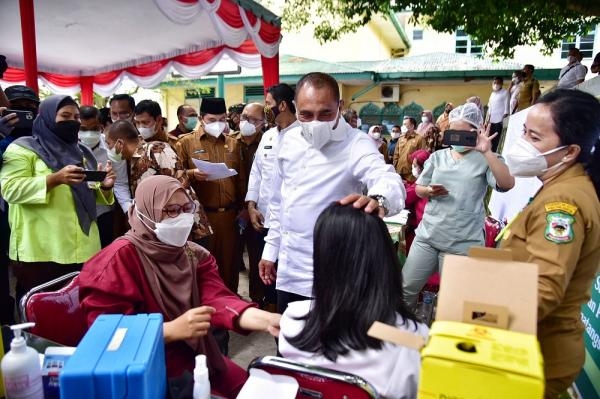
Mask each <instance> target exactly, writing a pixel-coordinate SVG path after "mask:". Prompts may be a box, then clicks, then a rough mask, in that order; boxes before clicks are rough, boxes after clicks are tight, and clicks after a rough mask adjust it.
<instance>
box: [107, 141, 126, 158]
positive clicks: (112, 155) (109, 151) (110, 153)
mask: <svg viewBox="0 0 600 399" xmlns="http://www.w3.org/2000/svg"><path fill="white" fill-rule="evenodd" d="M106 155H108V159H110V161H111V162H121V161H122V160H123V154H122V153H117V144H116V143H115V145H114V146H113V148H108V145H107V146H106Z"/></svg>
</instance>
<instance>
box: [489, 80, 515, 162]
mask: <svg viewBox="0 0 600 399" xmlns="http://www.w3.org/2000/svg"><path fill="white" fill-rule="evenodd" d="M503 84H504V79H502V78H501V77H500V76H496V77H495V78H494V81H493V82H492V94H490V100H489V101H488V113H487V117H486V119H487V123H489V124H490V135H492V134H494V133H497V135H496V137H494V138H493V139H492V151H493V152H496V150H497V149H498V144H500V136H501V135H502V121H503V120H504V118H506V117H507V116H508V114H509V106H510V93H509V92H508V90H506V89H505V88H504V87H502V85H503Z"/></svg>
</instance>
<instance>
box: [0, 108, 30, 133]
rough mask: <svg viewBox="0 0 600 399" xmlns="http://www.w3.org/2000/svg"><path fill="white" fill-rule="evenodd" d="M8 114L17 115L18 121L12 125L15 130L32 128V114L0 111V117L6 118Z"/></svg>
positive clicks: (14, 110)
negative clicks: (0, 113)
mask: <svg viewBox="0 0 600 399" xmlns="http://www.w3.org/2000/svg"><path fill="white" fill-rule="evenodd" d="M9 114H17V119H18V121H17V123H16V124H15V125H13V126H14V127H15V128H24V129H31V128H32V127H33V120H34V119H35V116H34V115H33V112H31V111H21V110H18V109H5V110H4V111H2V115H0V116H6V115H9Z"/></svg>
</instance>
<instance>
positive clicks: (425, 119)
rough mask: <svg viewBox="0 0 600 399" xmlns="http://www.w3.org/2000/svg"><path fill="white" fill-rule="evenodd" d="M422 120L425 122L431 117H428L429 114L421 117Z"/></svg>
mask: <svg viewBox="0 0 600 399" xmlns="http://www.w3.org/2000/svg"><path fill="white" fill-rule="evenodd" d="M421 122H423V123H427V122H429V117H427V116H423V117H421Z"/></svg>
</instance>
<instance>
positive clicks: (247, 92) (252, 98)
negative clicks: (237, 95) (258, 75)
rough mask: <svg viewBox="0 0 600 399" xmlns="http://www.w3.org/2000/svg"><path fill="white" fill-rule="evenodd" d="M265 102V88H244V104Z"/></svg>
mask: <svg viewBox="0 0 600 399" xmlns="http://www.w3.org/2000/svg"><path fill="white" fill-rule="evenodd" d="M264 101H265V89H264V87H263V86H244V102H245V103H246V104H248V103H253V102H259V103H262V102H264Z"/></svg>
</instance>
